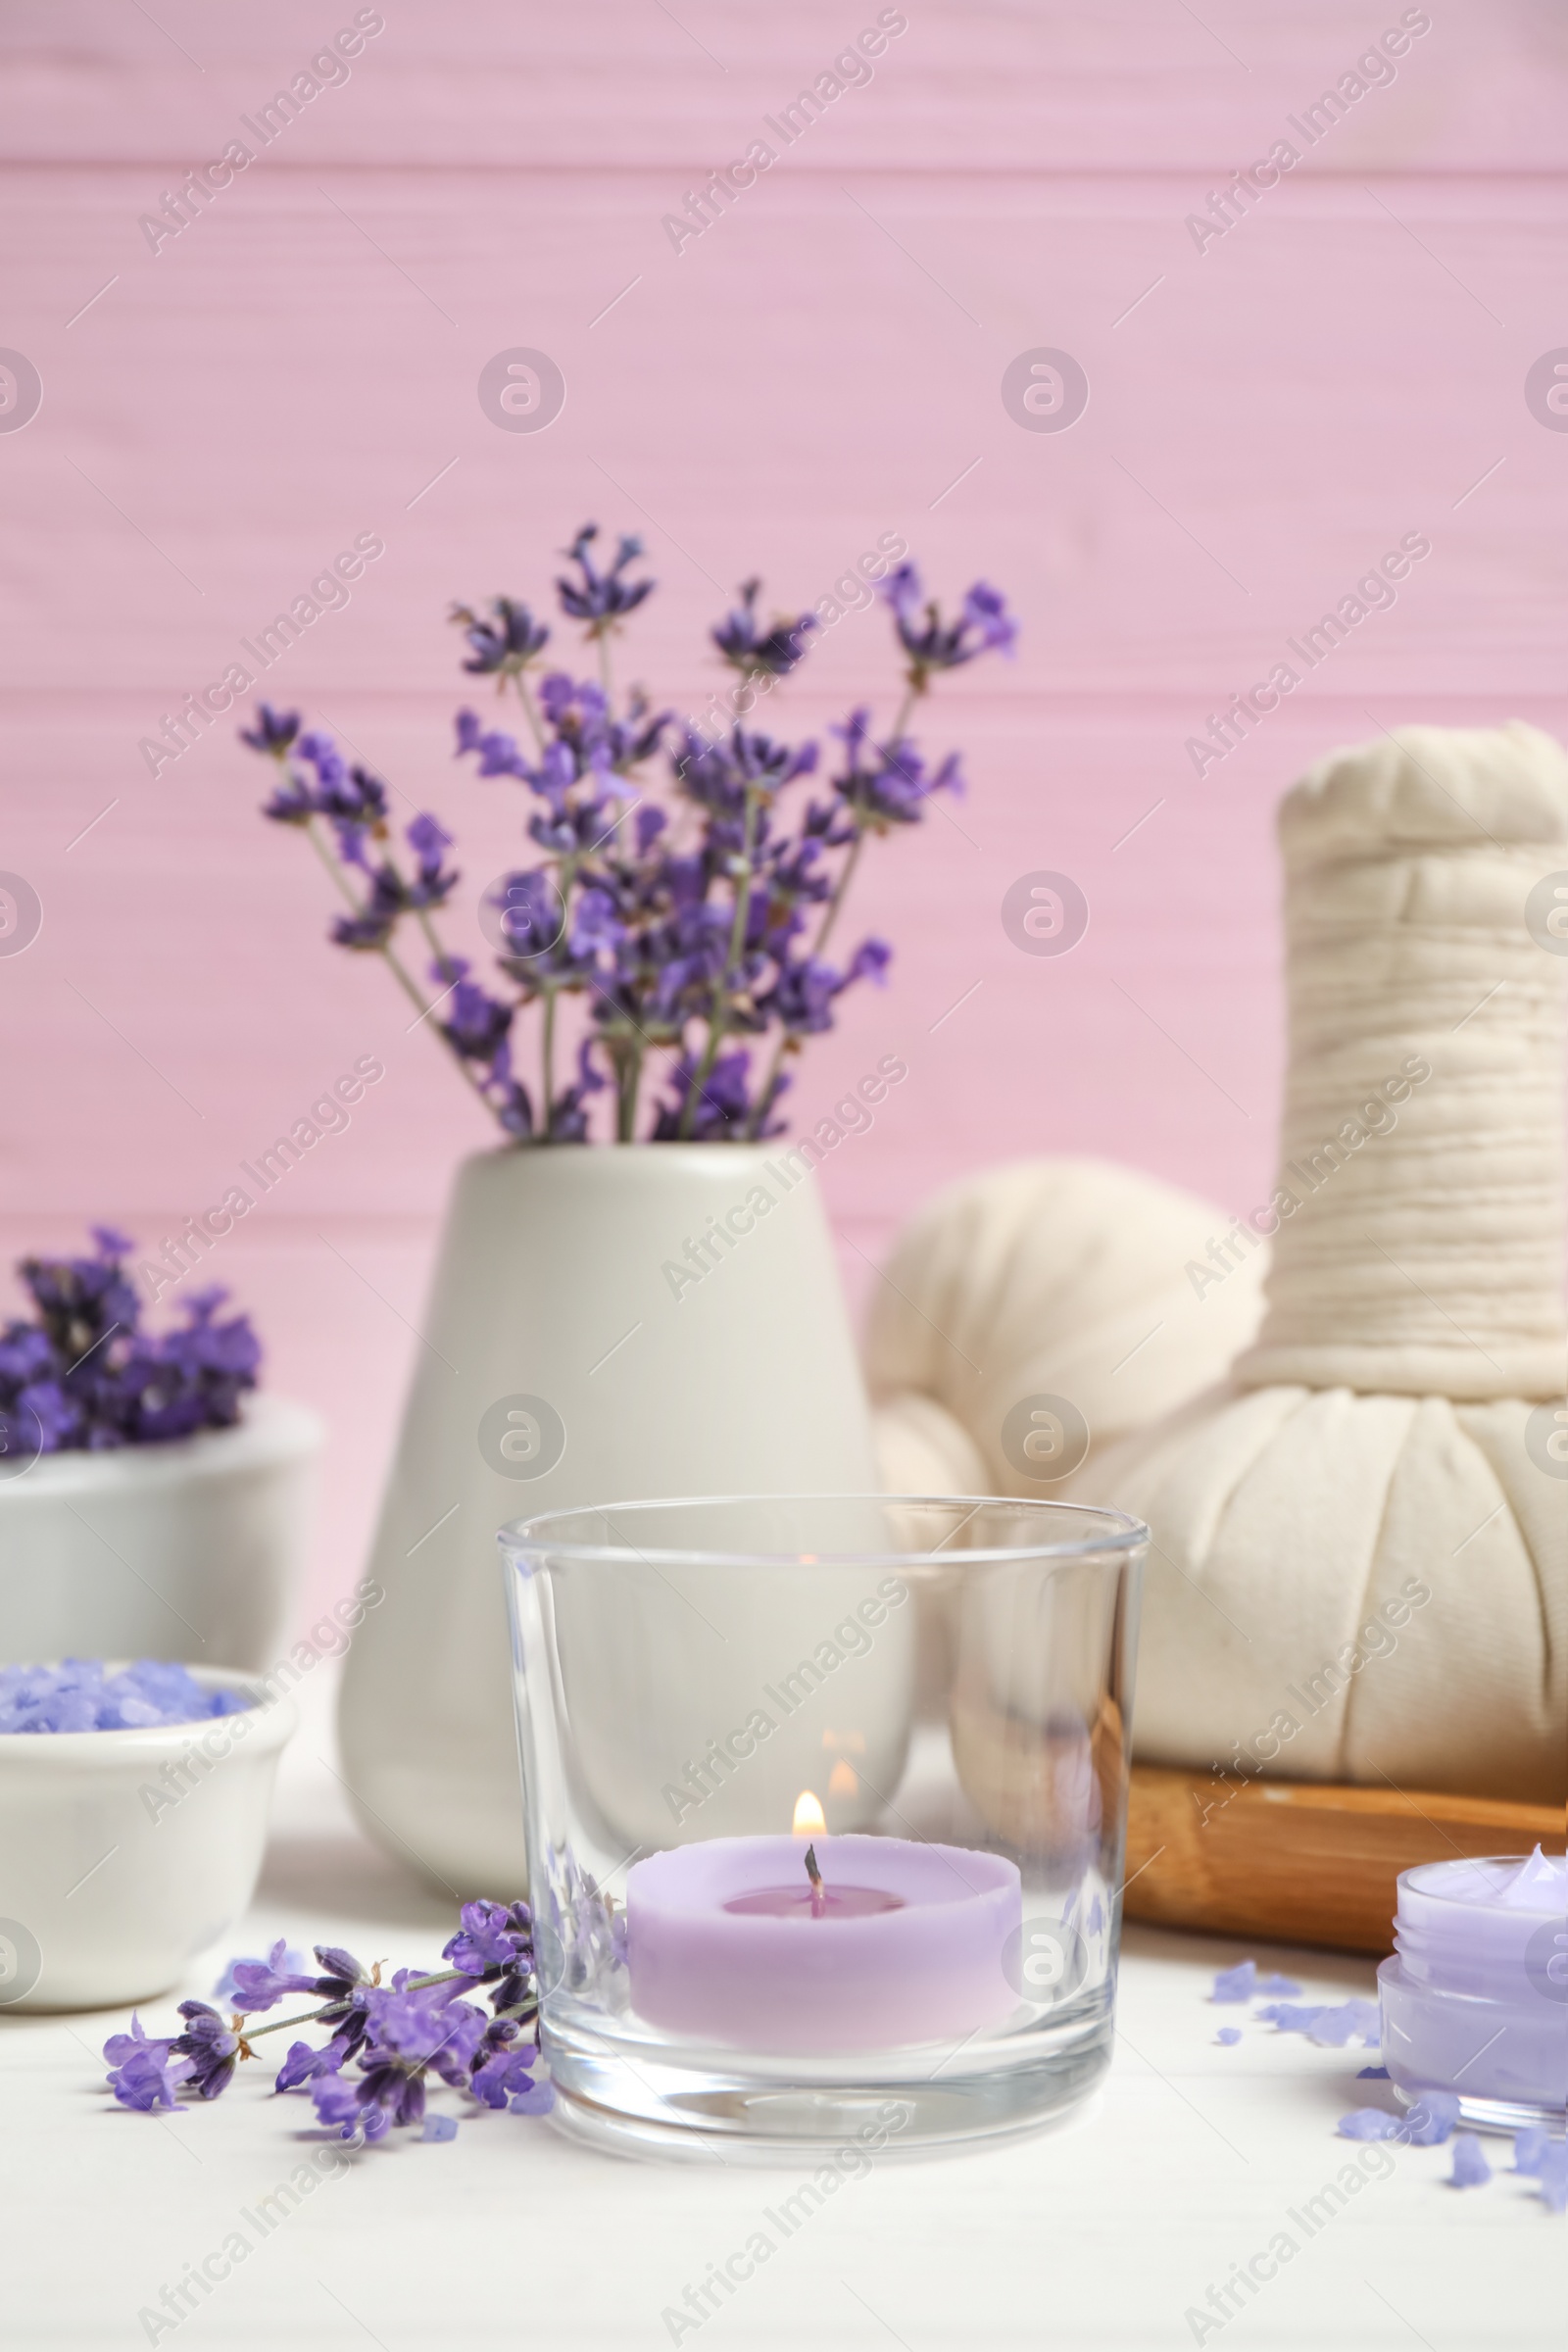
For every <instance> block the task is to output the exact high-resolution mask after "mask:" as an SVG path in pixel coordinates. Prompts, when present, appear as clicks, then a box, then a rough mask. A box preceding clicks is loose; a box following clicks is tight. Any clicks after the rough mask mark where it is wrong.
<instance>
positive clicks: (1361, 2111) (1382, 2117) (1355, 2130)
mask: <svg viewBox="0 0 1568 2352" xmlns="http://www.w3.org/2000/svg"><path fill="white" fill-rule="evenodd" d="M1337 2129H1338V2131H1339V2134H1340V2137H1341V2138H1342V2139H1399V2138H1402V2137H1403V2133H1404V2127H1403V2126H1402V2124H1401V2123H1400V2121H1399V2119H1398V2117H1397V2115H1388V2114H1386V2113H1385V2111H1384V2110H1383V2109H1382V2108H1381V2107H1352V2108H1351V2109H1350V2112H1349V2114H1348V2115H1342V2116H1341V2118H1340V2120H1339V2124H1338V2126H1337Z"/></svg>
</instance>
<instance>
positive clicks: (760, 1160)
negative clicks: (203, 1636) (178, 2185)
mask: <svg viewBox="0 0 1568 2352" xmlns="http://www.w3.org/2000/svg"><path fill="white" fill-rule="evenodd" d="M875 1485H876V1480H875V1474H874V1470H873V1467H872V1457H871V1446H870V1435H869V1425H868V1416H867V1409H866V1404H865V1398H864V1393H863V1390H862V1387H861V1382H860V1375H859V1370H858V1363H857V1359H856V1353H855V1348H854V1343H853V1340H852V1336H851V1333H850V1329H849V1323H848V1318H847V1315H846V1313H845V1308H844V1303H843V1299H842V1297H841V1294H840V1289H839V1283H838V1277H837V1269H836V1266H835V1263H834V1258H833V1248H832V1242H831V1239H830V1236H829V1233H828V1229H827V1223H826V1219H825V1217H824V1215H823V1212H822V1207H821V1203H820V1200H819V1198H818V1193H817V1186H816V1181H815V1178H814V1176H813V1175H812V1173H811V1172H810V1169H809V1164H808V1160H807V1156H806V1154H805V1152H803V1151H802V1150H801V1148H800V1147H794V1148H790V1147H787V1146H786V1147H783V1148H770V1147H767V1146H763V1145H756V1146H753V1145H726V1144H656V1145H627V1146H593V1147H556V1148H552V1149H548V1150H539V1149H532V1150H528V1149H524V1150H516V1149H510V1150H502V1151H498V1152H486V1153H481V1154H478V1155H476V1156H475V1157H473V1158H471V1159H468V1160H466V1162H465V1163H464V1164H463V1166H462V1167H461V1168H460V1170H459V1172H458V1177H457V1181H456V1185H455V1189H454V1192H453V1196H452V1200H451V1202H450V1206H449V1210H448V1214H447V1219H446V1224H445V1229H444V1234H443V1239H442V1243H441V1247H440V1251H439V1255H438V1261H437V1265H436V1271H435V1276H434V1282H433V1286H432V1290H431V1295H430V1299H429V1302H428V1305H427V1308H426V1310H425V1313H424V1315H423V1317H422V1318H421V1321H420V1326H419V1344H418V1348H417V1362H416V1365H415V1370H414V1378H413V1383H412V1387H411V1390H410V1393H409V1398H408V1404H407V1409H406V1411H405V1414H404V1420H403V1426H402V1434H401V1437H400V1439H399V1444H398V1449H397V1455H396V1459H395V1461H394V1464H393V1468H392V1473H391V1477H390V1480H389V1483H388V1487H387V1492H386V1496H385V1500H384V1503H383V1507H382V1512H381V1518H380V1524H379V1527H378V1530H377V1533H376V1537H375V1542H374V1547H373V1551H372V1555H371V1561H370V1573H371V1575H372V1576H373V1578H374V1579H375V1582H376V1584H377V1585H378V1586H379V1587H380V1588H381V1590H382V1592H383V1593H384V1594H385V1598H384V1600H383V1601H381V1602H380V1603H379V1604H378V1605H377V1606H376V1607H375V1608H374V1610H373V1611H372V1612H371V1613H370V1614H369V1615H368V1616H367V1618H366V1620H365V1623H364V1624H363V1626H362V1627H361V1628H360V1629H359V1631H358V1633H357V1634H356V1636H355V1641H354V1646H353V1648H352V1650H351V1652H350V1655H349V1659H348V1663H347V1667H346V1670H345V1677H344V1684H343V1692H342V1699H341V1705H340V1713H339V1728H340V1733H341V1741H342V1752H343V1769H344V1773H345V1776H346V1778H347V1781H348V1784H349V1787H350V1789H351V1790H352V1792H353V1795H354V1799H355V1802H356V1804H357V1806H358V1808H359V1810H360V1814H361V1818H362V1820H363V1822H364V1824H365V1826H366V1828H367V1829H368V1831H369V1833H370V1834H371V1835H372V1836H373V1837H374V1838H377V1839H378V1840H379V1841H380V1842H381V1843H382V1844H383V1845H385V1846H386V1847H387V1848H388V1849H389V1850H390V1851H392V1852H394V1853H396V1854H399V1855H401V1856H402V1857H403V1858H404V1859H405V1860H407V1861H409V1862H411V1863H413V1864H414V1865H415V1866H416V1867H417V1869H419V1870H420V1871H422V1872H423V1873H424V1875H426V1876H427V1877H429V1878H431V1879H433V1880H435V1881H436V1882H437V1883H439V1884H441V1885H443V1886H444V1887H447V1888H448V1889H449V1891H451V1892H452V1893H454V1894H456V1895H458V1896H459V1897H460V1898H461V1899H463V1900H468V1899H469V1898H471V1897H473V1896H476V1895H481V1894H488V1895H495V1896H498V1897H505V1896H511V1895H514V1894H515V1893H517V1892H518V1891H519V1890H520V1889H521V1887H522V1886H523V1884H524V1850H523V1838H522V1809H521V1800H520V1792H519V1786H518V1769H517V1758H516V1741H515V1728H514V1721H513V1708H512V1695H511V1664H512V1658H511V1645H510V1637H509V1634H508V1630H507V1623H506V1613H505V1608H504V1604H503V1592H502V1583H501V1574H500V1567H499V1554H498V1550H497V1544H496V1532H497V1530H498V1528H499V1527H501V1526H502V1525H503V1524H506V1523H508V1522H511V1521H514V1520H517V1519H522V1518H531V1517H534V1516H536V1515H539V1514H541V1513H544V1512H547V1511H556V1510H565V1509H576V1508H579V1507H584V1506H589V1505H597V1504H609V1503H614V1502H617V1501H622V1502H623V1501H629V1500H633V1499H636V1498H639V1497H649V1498H657V1497H660V1496H665V1495H713V1494H731V1495H746V1494H754V1495H769V1494H782V1493H790V1492H795V1493H801V1492H813V1491H814V1492H821V1493H830V1494H849V1493H859V1494H868V1493H871V1492H873V1491H874V1489H875ZM857 1590H858V1589H857ZM854 1597H855V1595H854V1594H850V1595H848V1601H849V1602H850V1603H851V1604H852V1603H853V1599H854ZM691 1598H692V1600H693V1603H694V1605H693V1607H692V1610H691V1615H690V1641H691V1644H692V1648H691V1657H692V1659H693V1660H695V1659H696V1658H697V1656H698V1653H699V1652H701V1654H702V1670H703V1672H704V1674H705V1676H707V1677H708V1678H709V1685H710V1687H711V1688H714V1686H713V1682H712V1677H713V1674H714V1673H715V1672H716V1674H717V1676H718V1681H717V1685H716V1688H715V1689H714V1704H715V1710H716V1711H715V1721H714V1729H715V1732H717V1733H721V1732H722V1731H723V1730H724V1729H725V1727H726V1726H727V1725H728V1723H729V1721H730V1715H728V1714H726V1713H725V1708H726V1706H727V1707H729V1708H730V1710H731V1713H732V1714H733V1716H734V1719H735V1720H736V1721H738V1722H744V1721H745V1719H746V1713H747V1708H748V1705H749V1704H752V1703H755V1691H756V1684H757V1681H758V1677H759V1675H762V1676H763V1677H764V1678H767V1677H768V1674H769V1670H770V1669H771V1670H772V1672H774V1673H778V1672H788V1671H789V1670H790V1669H791V1668H793V1667H794V1666H795V1665H796V1664H797V1662H798V1660H799V1659H800V1658H801V1657H802V1656H803V1655H809V1652H810V1648H811V1645H812V1644H813V1643H814V1642H818V1641H820V1640H821V1639H822V1637H823V1635H824V1634H825V1633H826V1631H827V1630H828V1629H826V1628H825V1627H823V1626H821V1625H819V1624H818V1623H817V1620H818V1618H819V1617H820V1616H821V1604H820V1598H819V1596H816V1595H813V1596H812V1598H811V1600H810V1602H809V1604H808V1603H807V1602H806V1601H805V1600H804V1599H803V1600H802V1601H801V1603H800V1604H799V1607H798V1608H795V1607H794V1606H793V1605H792V1603H791V1602H790V1601H789V1600H787V1599H786V1600H781V1601H779V1602H778V1603H777V1604H775V1607H774V1615H773V1619H772V1620H771V1621H770V1622H769V1623H767V1624H748V1625H747V1626H746V1627H745V1628H744V1629H742V1633H741V1635H740V1636H739V1637H738V1638H736V1639H734V1641H733V1644H732V1645H731V1641H730V1637H731V1635H732V1634H734V1632H735V1629H734V1628H733V1627H731V1628H727V1629H726V1631H725V1633H724V1635H723V1636H722V1637H721V1639H722V1640H723V1642H724V1643H725V1650H724V1652H723V1653H722V1654H721V1663H720V1664H719V1665H718V1666H717V1667H716V1668H715V1667H714V1665H713V1661H712V1659H711V1654H710V1653H711V1647H712V1644H713V1642H714V1635H713V1632H712V1629H711V1626H710V1625H708V1624H706V1623H705V1622H704V1619H703V1616H702V1614H701V1610H700V1601H699V1600H698V1598H697V1595H696V1594H695V1593H694V1594H693V1595H692V1596H691ZM710 1615H711V1612H710ZM797 1616H798V1617H799V1620H800V1621H799V1622H796V1618H797ZM640 1639H641V1637H640V1635H639V1633H638V1630H637V1624H636V1621H635V1620H634V1619H633V1618H631V1617H628V1618H626V1619H625V1620H614V1619H607V1621H606V1622H605V1623H604V1624H603V1625H602V1626H601V1627H599V1628H598V1629H597V1633H596V1641H595V1644H594V1645H593V1646H594V1650H595V1654H596V1655H597V1656H598V1657H599V1658H600V1660H601V1662H602V1669H603V1671H602V1675H600V1674H596V1676H595V1684H596V1688H594V1689H592V1690H586V1691H582V1692H581V1693H579V1703H580V1704H582V1705H584V1706H590V1707H596V1708H598V1709H599V1710H601V1712H604V1711H607V1710H608V1711H610V1712H612V1713H613V1708H614V1706H615V1705H616V1704H617V1703H618V1702H617V1700H616V1698H615V1692H616V1691H617V1690H619V1689H624V1688H627V1687H629V1683H630V1681H631V1680H635V1678H628V1676H627V1674H626V1672H625V1668H626V1664H627V1660H626V1657H625V1656H624V1655H623V1654H622V1653H623V1652H624V1651H625V1650H626V1649H627V1648H628V1646H629V1645H635V1644H636V1643H637V1642H639V1641H640ZM865 1664H866V1666H874V1667H875V1670H876V1676H877V1678H878V1679H877V1688H876V1690H875V1691H874V1692H868V1693H867V1694H866V1697H867V1700H868V1702H869V1706H870V1714H869V1717H868V1720H869V1721H870V1724H871V1733H870V1739H871V1741H872V1748H873V1751H874V1752H873V1754H872V1755H868V1757H867V1764H868V1774H867V1777H868V1778H870V1777H874V1778H876V1779H877V1781H878V1783H879V1785H880V1786H882V1787H891V1786H892V1785H893V1781H894V1780H896V1778H897V1769H898V1767H899V1765H900V1764H901V1763H902V1758H903V1750H904V1743H905V1741H906V1740H907V1731H908V1716H909V1707H910V1696H911V1683H912V1644H911V1642H909V1641H905V1640H900V1641H898V1642H888V1643H886V1644H885V1645H883V1648H882V1650H881V1651H880V1652H879V1654H878V1655H877V1656H876V1657H875V1658H874V1659H871V1660H867V1661H865ZM681 1671H682V1660H681V1658H680V1657H679V1656H676V1655H673V1654H672V1655H671V1657H670V1659H669V1663H668V1672H669V1675H670V1677H671V1680H672V1682H673V1681H676V1680H678V1679H679V1676H680V1674H681ZM726 1678H727V1679H726ZM719 1700H722V1701H723V1702H724V1703H723V1704H719V1703H718V1701H719ZM671 1716H672V1724H673V1723H674V1722H675V1721H676V1720H678V1721H679V1723H680V1725H681V1726H682V1727H683V1728H685V1727H686V1726H687V1725H688V1722H689V1710H687V1709H686V1708H684V1707H681V1706H679V1705H677V1704H676V1703H675V1699H674V1694H673V1691H672V1700H671ZM657 1730H658V1727H657V1726H649V1725H647V1724H644V1725H642V1726H640V1727H637V1737H636V1740H635V1741H633V1740H632V1736H631V1735H632V1731H633V1727H631V1726H630V1725H628V1726H627V1749H628V1757H629V1756H630V1754H631V1752H632V1749H633V1746H635V1748H636V1750H637V1751H638V1752H640V1753H645V1752H647V1749H648V1748H649V1746H650V1745H652V1746H654V1747H656V1748H657V1746H658V1744H659V1741H658V1738H657ZM651 1735H652V1737H651ZM878 1765H880V1767H881V1768H882V1769H883V1770H886V1771H888V1772H889V1774H890V1776H891V1777H890V1778H889V1779H888V1780H886V1781H883V1780H882V1779H881V1773H880V1771H878V1770H876V1766H878ZM825 1770H826V1767H825V1766H824V1772H825ZM645 1777H646V1776H645ZM608 1784H609V1785H607V1788H606V1789H604V1790H603V1791H601V1792H600V1794H601V1797H602V1801H603V1805H604V1808H605V1813H606V1818H607V1821H608V1822H609V1823H610V1824H611V1825H612V1826H613V1828H614V1829H616V1830H617V1831H618V1832H619V1833H620V1834H621V1835H622V1836H623V1838H624V1842H625V1846H626V1848H627V1849H628V1850H630V1849H631V1848H633V1847H635V1846H640V1845H646V1844H647V1843H649V1842H651V1841H652V1842H658V1841H660V1837H661V1831H662V1833H663V1839H664V1841H666V1842H673V1841H674V1826H675V1825H674V1824H672V1823H671V1824H667V1825H666V1824H664V1823H663V1819H662V1811H661V1794H660V1789H658V1788H657V1787H649V1788H644V1787H642V1786H641V1783H640V1782H639V1781H638V1779H637V1777H636V1774H635V1773H634V1771H633V1770H632V1768H631V1767H630V1765H629V1763H628V1765H627V1768H626V1770H624V1771H620V1770H612V1771H611V1772H610V1773H609V1775H608ZM781 1827H784V1828H787V1827H788V1823H787V1822H784V1823H781Z"/></svg>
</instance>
